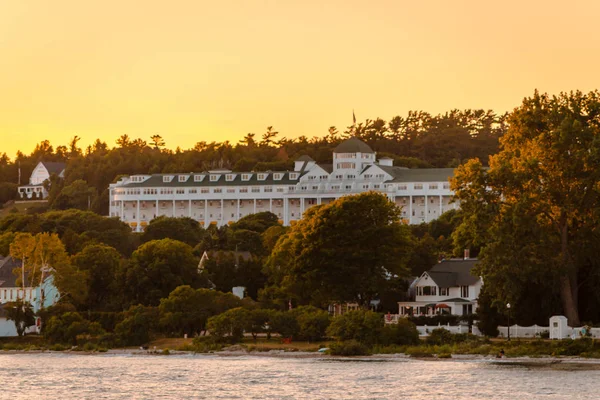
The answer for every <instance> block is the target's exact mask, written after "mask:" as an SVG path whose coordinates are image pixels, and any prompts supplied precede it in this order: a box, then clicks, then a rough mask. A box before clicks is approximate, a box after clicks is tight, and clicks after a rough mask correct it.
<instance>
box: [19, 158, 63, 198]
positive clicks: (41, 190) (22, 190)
mask: <svg viewBox="0 0 600 400" xmlns="http://www.w3.org/2000/svg"><path fill="white" fill-rule="evenodd" d="M65 167H66V164H65V163H60V162H48V161H40V162H39V163H38V164H37V165H36V166H35V168H34V169H33V172H32V173H31V176H30V177H29V184H28V185H23V186H19V196H20V197H21V199H24V200H26V199H32V200H33V199H38V200H43V199H45V198H46V197H48V191H47V190H46V188H45V187H44V182H46V181H49V180H50V176H52V175H56V176H58V177H60V178H64V177H65Z"/></svg>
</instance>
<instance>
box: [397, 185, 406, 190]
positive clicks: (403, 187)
mask: <svg viewBox="0 0 600 400" xmlns="http://www.w3.org/2000/svg"><path fill="white" fill-rule="evenodd" d="M398 190H406V185H398Z"/></svg>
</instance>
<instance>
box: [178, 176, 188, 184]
mask: <svg viewBox="0 0 600 400" xmlns="http://www.w3.org/2000/svg"><path fill="white" fill-rule="evenodd" d="M187 179H188V177H187V176H185V175H179V182H185V181H187Z"/></svg>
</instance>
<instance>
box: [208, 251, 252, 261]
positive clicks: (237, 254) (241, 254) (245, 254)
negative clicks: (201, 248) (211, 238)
mask: <svg viewBox="0 0 600 400" xmlns="http://www.w3.org/2000/svg"><path fill="white" fill-rule="evenodd" d="M206 253H207V255H208V258H209V259H211V258H212V259H214V260H217V261H219V259H220V258H221V257H233V258H235V259H237V260H243V261H248V260H250V259H252V253H250V252H249V251H234V250H209V251H207V252H206Z"/></svg>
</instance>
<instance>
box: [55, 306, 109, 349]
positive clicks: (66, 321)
mask: <svg viewBox="0 0 600 400" xmlns="http://www.w3.org/2000/svg"><path fill="white" fill-rule="evenodd" d="M104 333H105V332H104V330H103V329H102V327H101V326H100V324H98V323H97V322H90V321H88V320H85V319H83V318H82V317H81V315H79V314H78V313H74V312H67V313H64V314H63V315H61V316H54V317H51V318H50V320H49V321H48V323H47V324H46V327H45V329H44V338H45V339H46V340H47V341H48V342H49V343H63V344H72V345H77V341H78V339H80V338H81V339H89V338H91V337H97V336H99V335H102V334H104Z"/></svg>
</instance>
